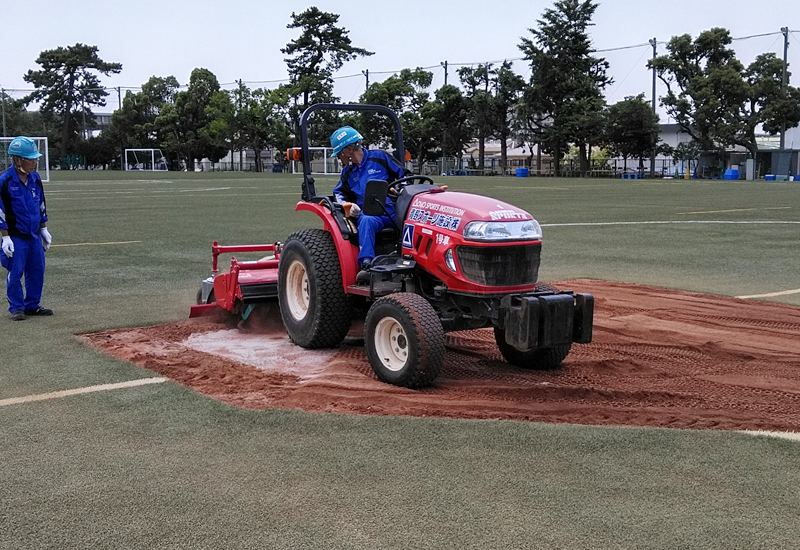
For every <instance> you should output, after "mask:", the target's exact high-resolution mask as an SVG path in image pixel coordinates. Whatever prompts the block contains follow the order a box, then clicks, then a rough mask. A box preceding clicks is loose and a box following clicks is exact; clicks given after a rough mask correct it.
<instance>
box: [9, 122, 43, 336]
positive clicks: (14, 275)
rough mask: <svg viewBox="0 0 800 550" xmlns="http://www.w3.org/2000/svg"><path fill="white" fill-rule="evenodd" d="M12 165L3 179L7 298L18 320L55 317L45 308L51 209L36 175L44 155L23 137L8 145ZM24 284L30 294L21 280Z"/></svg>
mask: <svg viewBox="0 0 800 550" xmlns="http://www.w3.org/2000/svg"><path fill="white" fill-rule="evenodd" d="M8 156H9V157H11V159H12V161H13V166H10V167H9V168H8V170H6V171H5V172H3V173H2V174H0V235H2V247H0V264H2V266H3V267H5V268H6V269H8V277H7V278H6V295H7V296H8V311H9V312H10V313H11V319H13V320H14V321H24V320H25V318H26V316H29V315H52V314H53V310H52V309H47V308H44V307H42V306H41V304H40V303H39V300H41V298H42V288H43V286H44V251H45V250H47V249H48V248H50V243H51V242H52V237H51V236H50V232H49V231H48V230H47V207H46V206H45V202H44V189H43V188H42V178H40V177H39V174H38V173H37V172H36V168H37V163H38V159H39V157H41V156H42V154H41V153H40V152H39V150H38V149H37V147H36V142H35V141H33V140H32V139H31V138H28V137H24V136H20V137H16V138H14V139H13V140H11V143H10V144H9V145H8ZM23 278H24V279H25V295H24V296H23V292H22V279H23Z"/></svg>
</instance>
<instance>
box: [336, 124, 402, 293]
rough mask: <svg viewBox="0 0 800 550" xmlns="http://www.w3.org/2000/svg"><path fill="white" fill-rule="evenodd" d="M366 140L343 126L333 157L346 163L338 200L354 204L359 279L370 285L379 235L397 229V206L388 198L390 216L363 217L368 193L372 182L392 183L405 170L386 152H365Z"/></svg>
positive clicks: (352, 207)
mask: <svg viewBox="0 0 800 550" xmlns="http://www.w3.org/2000/svg"><path fill="white" fill-rule="evenodd" d="M363 139H364V138H363V137H362V136H361V134H360V133H358V131H356V130H355V129H354V128H352V127H350V126H343V127H341V128H339V129H338V130H336V131H335V132H334V133H333V134H331V147H333V154H331V157H336V158H338V159H339V161H340V162H341V163H342V167H343V168H342V175H341V177H340V178H339V183H337V184H336V187H334V188H333V194H334V196H335V197H336V200H337V201H338V202H339V203H341V204H346V203H352V205H351V206H350V214H349V215H350V216H351V217H357V218H358V224H357V227H358V244H359V252H358V265H359V267H360V271H359V272H358V276H357V277H356V281H357V282H359V283H363V282H367V281H369V272H368V269H369V267H370V265H371V264H372V260H373V259H374V258H375V235H377V234H378V232H379V231H380V230H381V229H384V228H387V227H394V221H392V216H394V203H392V201H391V199H390V198H389V197H387V198H386V205H385V207H386V212H387V214H388V215H387V214H384V215H381V216H367V215H366V214H361V207H362V206H363V205H364V191H365V190H366V187H367V182H368V181H369V180H385V181H386V182H388V183H390V184H391V183H392V182H393V181H395V180H397V179H399V178H402V177H403V176H405V169H404V168H403V167H402V166H401V165H400V163H398V162H397V160H396V159H395V158H394V157H392V156H391V155H389V154H388V153H386V152H385V151H377V150H370V149H365V148H364V147H363V146H362V144H361V141H362V140H363Z"/></svg>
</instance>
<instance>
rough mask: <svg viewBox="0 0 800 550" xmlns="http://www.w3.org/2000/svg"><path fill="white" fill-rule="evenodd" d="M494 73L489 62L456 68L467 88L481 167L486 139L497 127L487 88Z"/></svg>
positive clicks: (492, 104) (491, 99) (495, 73)
mask: <svg viewBox="0 0 800 550" xmlns="http://www.w3.org/2000/svg"><path fill="white" fill-rule="evenodd" d="M496 75H497V71H495V70H494V69H492V65H491V64H490V63H487V64H485V65H484V64H479V65H478V66H477V67H474V68H473V67H461V68H460V69H458V76H459V78H460V79H461V83H462V84H463V85H464V87H465V88H466V90H467V93H466V98H467V101H468V102H469V106H470V111H471V113H470V119H471V121H472V124H471V126H472V128H473V130H474V131H475V133H476V136H475V137H477V138H478V166H479V167H480V168H481V169H483V166H484V159H485V156H486V139H487V138H489V137H491V136H492V134H493V132H494V130H495V129H496V127H497V124H496V122H497V121H496V118H495V102H494V96H493V95H492V93H491V92H490V90H489V84H490V82H491V81H492V79H493V77H495V76H496Z"/></svg>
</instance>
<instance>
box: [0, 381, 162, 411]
mask: <svg viewBox="0 0 800 550" xmlns="http://www.w3.org/2000/svg"><path fill="white" fill-rule="evenodd" d="M167 380H169V379H168V378H162V377H155V378H140V379H138V380H129V381H128V382H118V383H116V384H100V385H98V386H87V387H85V388H76V389H74V390H63V391H55V392H51V393H40V394H38V395H28V396H25V397H12V398H10V399H0V407H5V406H6V405H18V404H20V403H30V402H32V401H44V400H46V399H57V398H59V397H69V396H71V395H80V394H82V393H92V392H98V391H108V390H118V389H121V388H132V387H135V386H146V385H148V384H159V383H161V382H166V381H167Z"/></svg>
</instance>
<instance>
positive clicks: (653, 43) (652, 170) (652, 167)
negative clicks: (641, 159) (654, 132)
mask: <svg viewBox="0 0 800 550" xmlns="http://www.w3.org/2000/svg"><path fill="white" fill-rule="evenodd" d="M649 42H650V45H651V46H653V59H655V58H656V55H658V52H657V45H658V41H656V39H655V37H654V38H653V39H652V40H650V41H649ZM651 97H652V101H653V114H656V68H655V67H653V95H652V96H651ZM655 176H656V148H655V147H653V152H652V153H651V154H650V177H651V178H654V177H655Z"/></svg>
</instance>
